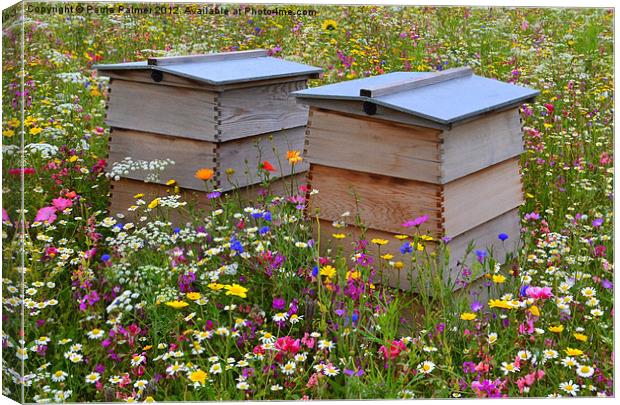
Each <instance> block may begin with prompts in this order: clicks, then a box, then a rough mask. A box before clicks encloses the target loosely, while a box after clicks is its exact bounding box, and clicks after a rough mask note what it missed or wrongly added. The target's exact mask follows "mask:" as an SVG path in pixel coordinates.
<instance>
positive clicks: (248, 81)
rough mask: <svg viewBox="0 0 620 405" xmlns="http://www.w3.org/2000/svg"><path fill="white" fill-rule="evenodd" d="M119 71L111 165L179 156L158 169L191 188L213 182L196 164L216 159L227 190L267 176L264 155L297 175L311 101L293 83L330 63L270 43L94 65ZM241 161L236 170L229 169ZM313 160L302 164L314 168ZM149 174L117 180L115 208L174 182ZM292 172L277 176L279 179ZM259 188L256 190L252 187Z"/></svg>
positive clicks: (301, 84)
mask: <svg viewBox="0 0 620 405" xmlns="http://www.w3.org/2000/svg"><path fill="white" fill-rule="evenodd" d="M95 68H96V69H97V70H98V73H99V75H102V76H108V77H110V88H109V101H108V111H107V119H106V123H107V124H108V125H109V126H110V127H111V134H110V142H109V157H108V164H109V165H112V164H114V163H115V162H120V161H122V160H124V159H125V158H126V157H130V158H132V160H134V161H137V160H142V161H153V160H164V159H171V160H173V161H174V162H175V164H174V165H170V166H167V167H166V169H165V170H164V171H163V172H162V173H161V175H160V176H159V181H158V182H159V183H161V184H163V183H165V182H166V181H167V180H169V179H174V180H176V182H177V185H178V186H179V187H180V188H181V189H182V191H183V192H185V194H186V195H188V196H194V195H197V194H196V193H193V191H204V190H205V184H204V182H203V181H202V180H199V179H197V178H195V177H194V174H195V172H196V170H198V169H201V168H211V169H213V170H214V172H215V175H214V179H213V184H214V187H215V188H217V189H220V190H221V191H223V192H226V191H230V190H232V189H233V188H237V187H240V188H244V187H248V186H252V185H255V184H258V183H260V182H261V178H260V177H259V176H258V166H259V164H260V162H262V161H264V160H268V161H269V162H270V163H271V164H272V165H273V166H275V167H276V169H277V172H276V173H275V176H276V177H278V178H280V177H286V176H291V175H293V174H294V173H293V167H292V166H291V165H289V164H288V162H287V161H286V152H287V151H288V150H302V149H303V145H304V130H305V125H306V121H307V116H308V109H307V107H305V106H303V105H299V104H297V103H295V99H294V97H293V96H291V92H293V91H295V90H301V89H305V88H306V87H307V80H308V79H309V78H312V77H316V76H317V75H318V74H319V73H320V71H321V69H319V68H315V67H312V66H307V65H303V64H299V63H295V62H290V61H286V60H283V59H277V58H272V57H268V56H267V51H265V50H252V51H240V52H226V53H216V54H207V55H192V56H175V57H163V58H150V59H148V61H145V62H131V63H121V64H110V65H98V66H95ZM227 169H234V173H233V174H230V173H231V171H228V173H226V172H227ZM306 170H307V164H306V162H302V163H300V164H298V165H296V166H295V167H294V172H295V173H301V172H305V171H306ZM146 175H147V173H146V172H142V171H132V172H129V173H127V174H124V175H123V176H122V178H121V179H120V180H118V181H114V182H113V184H112V196H111V204H110V212H111V213H117V212H121V211H123V210H125V209H126V208H127V207H128V206H127V203H128V202H127V199H126V196H127V195H130V194H131V195H133V194H137V193H142V192H144V191H145V190H146V191H149V192H151V193H155V192H156V191H157V190H158V189H159V190H160V191H162V192H163V191H165V186H163V185H160V186H159V187H154V186H153V185H152V184H145V183H144V180H145V177H146ZM289 180H290V179H286V180H280V181H277V183H280V184H276V185H275V186H276V188H277V187H281V186H282V185H283V184H288V183H289ZM245 194H247V195H251V194H252V193H251V192H250V193H245Z"/></svg>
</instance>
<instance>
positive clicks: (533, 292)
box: [525, 287, 553, 300]
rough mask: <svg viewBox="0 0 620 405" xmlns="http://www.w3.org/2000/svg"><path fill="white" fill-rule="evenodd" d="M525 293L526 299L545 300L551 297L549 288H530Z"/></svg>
mask: <svg viewBox="0 0 620 405" xmlns="http://www.w3.org/2000/svg"><path fill="white" fill-rule="evenodd" d="M525 293H526V294H527V296H528V297H530V298H534V299H542V300H546V299H548V298H551V297H553V293H551V287H530V288H528V289H527V291H526V292H525Z"/></svg>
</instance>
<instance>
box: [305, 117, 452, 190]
mask: <svg viewBox="0 0 620 405" xmlns="http://www.w3.org/2000/svg"><path fill="white" fill-rule="evenodd" d="M307 133H308V146H307V154H306V157H307V159H308V160H309V161H310V162H311V163H316V164H320V165H323V166H330V167H339V168H344V169H349V170H356V171H362V172H367V173H375V174H383V175H386V176H393V177H399V178H403V179H409V180H420V181H426V182H430V183H439V176H440V164H439V159H440V157H439V149H440V144H439V138H438V135H439V131H437V130H434V129H429V128H422V127H413V126H406V125H400V124H394V123H389V122H387V121H382V120H374V119H369V118H364V117H357V116H352V115H346V114H342V113H334V112H327V111H324V110H317V109H315V108H312V109H311V111H310V122H309V124H308V131H307Z"/></svg>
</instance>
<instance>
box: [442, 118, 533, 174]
mask: <svg viewBox="0 0 620 405" xmlns="http://www.w3.org/2000/svg"><path fill="white" fill-rule="evenodd" d="M522 137H523V134H522V132H521V118H520V116H519V110H518V109H515V108H513V109H510V110H508V111H503V112H500V113H496V114H489V115H487V116H484V117H481V118H480V119H478V120H475V121H471V122H469V123H467V124H464V125H460V126H457V127H455V128H453V129H452V130H450V131H445V132H444V133H442V134H441V138H442V139H443V149H442V177H441V182H442V183H447V182H450V181H452V180H455V179H458V178H460V177H462V176H465V175H468V174H470V173H474V172H476V171H478V170H481V169H484V168H485V167H488V166H491V165H494V164H496V163H499V162H503V161H504V160H506V159H509V158H512V157H515V156H518V155H519V154H521V153H522V152H523V139H522Z"/></svg>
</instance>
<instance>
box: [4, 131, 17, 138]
mask: <svg viewBox="0 0 620 405" xmlns="http://www.w3.org/2000/svg"><path fill="white" fill-rule="evenodd" d="M13 135H15V131H13V130H12V129H5V130H4V131H2V136H6V137H7V138H10V137H12V136H13Z"/></svg>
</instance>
